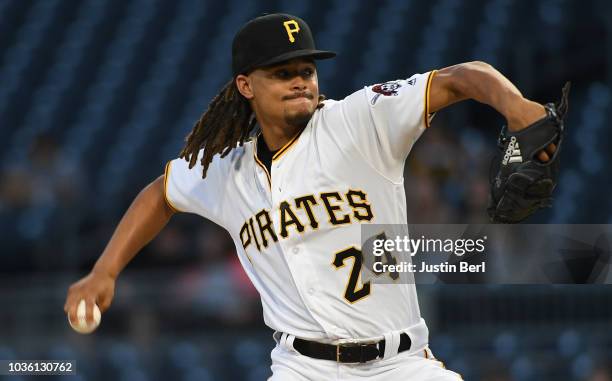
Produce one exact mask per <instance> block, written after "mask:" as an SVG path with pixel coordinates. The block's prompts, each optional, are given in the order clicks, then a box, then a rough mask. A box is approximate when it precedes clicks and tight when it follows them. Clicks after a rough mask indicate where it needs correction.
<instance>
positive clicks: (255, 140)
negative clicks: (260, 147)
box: [253, 132, 272, 190]
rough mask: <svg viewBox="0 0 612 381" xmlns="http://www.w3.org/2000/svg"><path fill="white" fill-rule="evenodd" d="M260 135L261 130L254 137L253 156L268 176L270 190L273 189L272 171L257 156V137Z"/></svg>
mask: <svg viewBox="0 0 612 381" xmlns="http://www.w3.org/2000/svg"><path fill="white" fill-rule="evenodd" d="M260 135H261V132H260V133H259V135H257V136H256V137H255V139H253V157H254V158H255V162H256V163H257V164H259V166H260V167H261V169H263V170H264V172H265V173H266V177H267V178H268V186H269V187H270V190H272V177H271V176H270V172H268V168H266V166H265V165H264V164H263V163H262V162H261V161H260V160H259V158H258V157H257V138H259V136H260Z"/></svg>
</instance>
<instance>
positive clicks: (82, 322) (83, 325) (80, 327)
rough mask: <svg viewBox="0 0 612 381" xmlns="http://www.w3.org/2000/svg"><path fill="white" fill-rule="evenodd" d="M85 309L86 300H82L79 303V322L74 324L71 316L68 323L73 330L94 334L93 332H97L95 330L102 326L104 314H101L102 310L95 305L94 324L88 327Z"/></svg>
mask: <svg viewBox="0 0 612 381" xmlns="http://www.w3.org/2000/svg"><path fill="white" fill-rule="evenodd" d="M85 307H86V305H85V300H84V299H81V301H80V302H79V306H78V307H77V319H78V321H77V322H75V323H73V322H72V321H70V316H68V323H70V326H71V327H72V329H74V330H75V331H77V332H78V333H82V334H87V333H92V332H93V331H95V329H96V328H98V326H99V325H100V320H102V314H101V313H100V308H98V305H97V304H94V306H93V318H94V323H93V324H92V325H88V324H87V320H86V318H85V316H86V315H85Z"/></svg>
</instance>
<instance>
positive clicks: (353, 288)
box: [332, 246, 371, 303]
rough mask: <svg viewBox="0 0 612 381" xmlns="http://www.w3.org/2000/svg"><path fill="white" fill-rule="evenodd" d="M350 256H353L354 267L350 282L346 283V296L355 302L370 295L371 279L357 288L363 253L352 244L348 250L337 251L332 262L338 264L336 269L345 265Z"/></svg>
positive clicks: (351, 301)
mask: <svg viewBox="0 0 612 381" xmlns="http://www.w3.org/2000/svg"><path fill="white" fill-rule="evenodd" d="M350 258H353V267H352V268H351V274H350V275H349V279H348V283H347V284H346V290H345V291H344V298H345V299H346V300H348V301H349V302H350V303H355V302H356V301H358V300H360V299H363V298H365V297H366V296H368V295H370V287H371V285H370V281H368V282H366V283H364V284H363V285H362V286H361V288H360V289H357V283H358V281H359V275H360V272H361V265H362V264H363V254H362V253H361V251H360V250H358V249H357V248H355V247H354V246H351V247H349V248H348V249H346V250H342V251H339V252H337V253H336V255H335V257H334V261H333V262H332V263H333V265H334V266H336V269H339V268H341V267H344V265H345V263H344V262H345V261H346V260H348V259H350Z"/></svg>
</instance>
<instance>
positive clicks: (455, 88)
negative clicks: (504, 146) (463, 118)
mask: <svg viewBox="0 0 612 381" xmlns="http://www.w3.org/2000/svg"><path fill="white" fill-rule="evenodd" d="M465 99H474V100H476V101H478V102H480V103H484V104H487V105H489V106H491V107H493V108H494V109H495V110H497V111H498V112H499V113H500V114H502V115H503V116H504V117H506V120H507V123H508V129H509V130H510V131H519V130H521V129H523V128H525V127H527V126H529V125H530V124H532V123H533V122H535V121H537V120H539V119H541V118H543V117H545V116H546V110H545V108H544V106H543V105H541V104H540V103H537V102H533V101H531V100H529V99H527V98H525V97H524V96H523V94H521V92H520V91H519V90H518V89H517V88H516V86H514V84H512V82H510V80H508V78H506V77H504V76H503V75H502V74H501V73H500V72H499V71H497V70H496V69H495V68H494V67H493V66H491V65H489V64H487V63H485V62H480V61H474V62H466V63H462V64H458V65H454V66H449V67H446V68H444V69H441V70H439V71H437V72H436V74H435V75H434V77H433V79H432V80H431V86H430V89H429V112H430V113H434V112H436V111H439V110H441V109H443V108H445V107H447V106H450V105H452V104H453V103H457V102H459V101H462V100H465ZM546 150H547V151H549V153H553V152H554V150H555V147H547V149H546ZM540 159H541V160H543V161H547V160H548V155H546V152H544V151H542V152H540Z"/></svg>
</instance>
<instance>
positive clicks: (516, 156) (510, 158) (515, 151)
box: [502, 136, 523, 165]
mask: <svg viewBox="0 0 612 381" xmlns="http://www.w3.org/2000/svg"><path fill="white" fill-rule="evenodd" d="M522 162H523V157H522V156H521V150H520V149H519V144H518V142H517V141H516V138H515V137H514V136H513V137H512V138H510V144H508V149H506V154H505V155H504V160H502V163H503V164H504V165H508V163H522Z"/></svg>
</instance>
